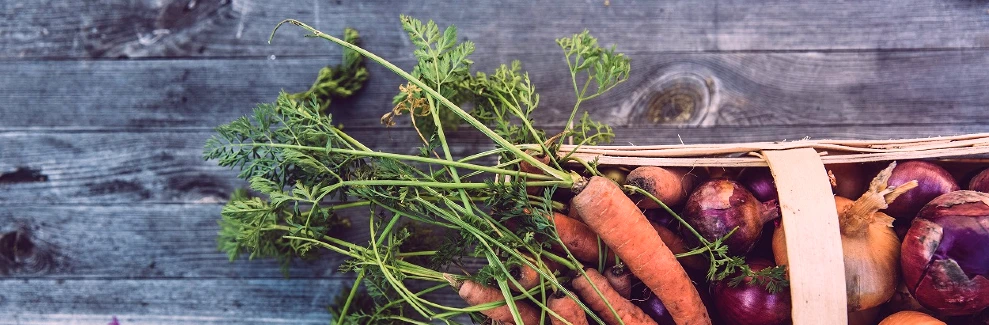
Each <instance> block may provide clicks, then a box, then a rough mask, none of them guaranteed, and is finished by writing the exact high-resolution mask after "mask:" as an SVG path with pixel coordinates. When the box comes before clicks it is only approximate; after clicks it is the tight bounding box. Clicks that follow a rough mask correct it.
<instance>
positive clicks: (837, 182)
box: [824, 164, 869, 197]
mask: <svg viewBox="0 0 989 325" xmlns="http://www.w3.org/2000/svg"><path fill="white" fill-rule="evenodd" d="M824 167H825V168H826V169H827V170H828V176H829V177H833V178H831V188H832V190H834V194H835V195H838V196H842V197H859V196H861V195H862V193H865V189H866V187H868V186H869V183H868V180H869V178H867V177H866V176H865V170H864V169H863V168H862V165H861V164H834V165H827V166H824Z"/></svg>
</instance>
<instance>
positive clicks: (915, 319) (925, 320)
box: [879, 310, 945, 325]
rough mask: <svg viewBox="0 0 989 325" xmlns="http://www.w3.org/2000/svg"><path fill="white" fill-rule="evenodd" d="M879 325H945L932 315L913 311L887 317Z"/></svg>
mask: <svg viewBox="0 0 989 325" xmlns="http://www.w3.org/2000/svg"><path fill="white" fill-rule="evenodd" d="M879 325H945V323H944V322H942V321H940V320H938V319H937V318H934V317H931V315H928V314H925V313H922V312H919V311H912V310H904V311H901V312H898V313H895V314H892V315H889V317H886V319H883V321H882V322H879Z"/></svg>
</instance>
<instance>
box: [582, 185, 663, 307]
mask: <svg viewBox="0 0 989 325" xmlns="http://www.w3.org/2000/svg"><path fill="white" fill-rule="evenodd" d="M609 182H610V180H609ZM584 272H585V273H587V277H583V276H578V277H577V278H576V279H574V280H573V289H574V291H575V292H577V294H578V295H580V298H581V300H583V301H584V302H585V303H586V304H587V307H590V308H591V310H593V311H594V312H595V313H597V314H598V316H601V319H603V320H604V322H605V323H607V324H609V325H610V324H621V323H625V325H635V324H656V322H655V321H653V320H652V318H650V317H649V315H646V313H645V312H643V311H642V309H639V307H637V306H635V305H634V304H632V302H631V301H628V299H625V298H622V296H621V295H620V294H619V293H618V291H615V289H614V288H612V287H611V285H609V284H608V280H607V279H605V278H604V276H603V275H601V273H598V271H597V270H595V269H586V270H584ZM588 279H590V281H588ZM591 283H594V287H597V289H598V291H600V292H601V295H598V293H597V291H594V287H592V286H591ZM608 303H610V304H611V308H612V309H614V310H615V312H614V313H612V312H611V309H609V308H608ZM615 314H618V317H617V318H616V317H615ZM619 318H620V319H621V321H620V322H619Z"/></svg>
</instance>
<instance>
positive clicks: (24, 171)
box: [0, 124, 989, 205]
mask: <svg viewBox="0 0 989 325" xmlns="http://www.w3.org/2000/svg"><path fill="white" fill-rule="evenodd" d="M347 131H348V132H349V133H350V134H351V135H353V136H354V137H355V138H357V139H358V140H360V141H362V142H364V143H365V144H366V145H367V146H369V147H371V148H373V149H375V150H379V151H385V152H396V153H408V154H413V153H415V152H416V150H417V149H415V148H416V147H417V146H418V144H417V143H416V142H415V139H416V138H415V136H414V135H413V134H414V133H413V131H412V130H411V129H408V128H393V129H380V128H368V129H363V128H354V129H350V128H348V129H347ZM614 132H615V133H616V134H617V137H616V139H615V141H614V144H615V145H627V144H633V145H648V144H677V143H681V142H682V143H686V144H703V143H732V142H747V141H782V140H795V139H802V138H805V137H808V138H811V139H863V140H869V139H873V140H874V139H895V138H914V137H927V136H947V135H959V134H967V133H981V132H989V126H987V125H985V124H929V125H920V126H912V125H888V126H874V125H835V126H799V125H795V126H773V127H767V126H735V127H727V126H724V127H688V128H682V127H650V126H635V127H632V126H629V127H619V128H617V129H615V130H614ZM211 135H212V132H211V131H195V130H188V131H182V132H168V131H161V132H156V131H149V132H135V131H128V132H98V131H72V132H36V131H31V132H3V133H0V141H3V144H4V145H3V146H0V157H2V158H3V159H0V205H5V204H25V203H36V204H37V203H44V204H55V205H75V204H133V203H136V202H141V203H154V204H157V203H199V204H201V203H216V202H222V201H225V199H226V198H227V197H229V195H230V193H231V191H233V190H234V189H235V188H241V187H246V186H247V184H246V182H244V181H241V180H238V179H237V178H236V171H233V170H228V169H225V168H221V167H218V166H216V164H215V162H212V161H203V160H202V158H201V157H202V156H201V155H202V145H203V143H204V142H205V139H207V138H208V137H210V136H211ZM449 139H450V145H451V148H452V150H453V152H454V155H455V156H461V157H462V156H466V155H469V154H471V153H476V152H480V151H482V150H484V148H490V141H489V140H487V139H486V138H484V137H483V136H482V135H480V134H478V133H476V132H467V131H465V130H462V131H458V132H454V133H452V134H450V136H449ZM31 173H34V174H33V175H32V174H31ZM15 176H16V177H15ZM5 179H12V181H5Z"/></svg>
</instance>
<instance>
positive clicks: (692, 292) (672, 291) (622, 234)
mask: <svg viewBox="0 0 989 325" xmlns="http://www.w3.org/2000/svg"><path fill="white" fill-rule="evenodd" d="M572 205H573V208H576V209H577V212H578V213H579V214H580V215H581V217H583V218H584V222H585V223H586V224H587V226H588V227H589V228H591V230H593V231H594V232H596V233H597V234H598V236H600V237H601V240H603V241H604V242H605V244H607V245H608V247H611V249H612V250H614V251H615V253H616V254H618V257H620V258H621V259H622V261H623V262H624V263H625V265H627V266H628V267H629V270H631V271H632V274H635V276H636V277H638V278H639V280H642V282H643V283H644V284H645V285H646V286H647V287H648V288H649V289H650V290H652V292H653V293H654V294H656V296H657V297H658V298H659V299H660V300H661V301H663V304H665V305H666V308H667V309H668V310H669V311H670V315H671V316H673V320H674V321H676V323H677V324H681V325H694V324H711V317H710V316H709V315H708V313H707V309H706V308H705V307H704V303H702V302H701V298H700V295H699V294H698V293H697V289H696V288H694V285H693V283H692V282H691V280H690V278H689V277H687V272H686V271H684V269H683V266H681V265H680V263H679V262H677V259H676V257H675V256H673V252H671V251H670V249H669V248H668V247H667V246H666V244H664V243H663V240H662V238H660V237H659V234H658V233H657V232H656V231H655V230H654V228H653V227H652V226H651V225H650V224H649V220H646V216H645V215H643V214H642V211H640V210H639V208H638V207H636V205H635V203H633V202H632V200H630V199H629V198H628V197H626V196H625V194H624V193H623V192H622V190H621V188H619V187H618V185H615V183H614V182H612V181H611V180H609V179H607V178H602V177H592V178H591V180H590V181H589V182H588V183H587V185H586V186H585V187H584V188H583V189H582V190H581V191H580V194H577V196H576V197H575V198H574V199H573V201H572Z"/></svg>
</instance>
